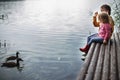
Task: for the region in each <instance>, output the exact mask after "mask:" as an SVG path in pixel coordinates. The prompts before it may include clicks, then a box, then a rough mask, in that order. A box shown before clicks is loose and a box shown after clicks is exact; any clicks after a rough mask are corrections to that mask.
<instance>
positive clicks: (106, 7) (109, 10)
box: [101, 4, 111, 15]
mask: <svg viewBox="0 0 120 80" xmlns="http://www.w3.org/2000/svg"><path fill="white" fill-rule="evenodd" d="M101 8H102V9H105V10H107V11H108V14H109V15H110V14H111V7H110V6H109V5H107V4H103V5H102V6H101Z"/></svg>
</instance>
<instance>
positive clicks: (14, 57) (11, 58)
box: [6, 51, 23, 62]
mask: <svg viewBox="0 0 120 80" xmlns="http://www.w3.org/2000/svg"><path fill="white" fill-rule="evenodd" d="M19 54H20V53H19V52H18V51H17V52H16V56H10V57H8V58H6V62H7V61H9V60H16V59H18V58H19V56H18V55H19ZM19 59H21V58H19ZM21 60H22V59H21ZM22 61H23V60H22Z"/></svg>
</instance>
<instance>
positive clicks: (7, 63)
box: [1, 58, 23, 68]
mask: <svg viewBox="0 0 120 80" xmlns="http://www.w3.org/2000/svg"><path fill="white" fill-rule="evenodd" d="M19 61H23V60H22V59H21V58H17V60H16V62H5V63H2V65H1V67H8V68H12V67H18V66H20V62H19Z"/></svg>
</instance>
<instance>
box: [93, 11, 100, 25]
mask: <svg viewBox="0 0 120 80" xmlns="http://www.w3.org/2000/svg"><path fill="white" fill-rule="evenodd" d="M97 15H98V12H95V14H94V16H93V25H94V26H95V27H99V26H100V25H99V24H100V23H99V22H97Z"/></svg>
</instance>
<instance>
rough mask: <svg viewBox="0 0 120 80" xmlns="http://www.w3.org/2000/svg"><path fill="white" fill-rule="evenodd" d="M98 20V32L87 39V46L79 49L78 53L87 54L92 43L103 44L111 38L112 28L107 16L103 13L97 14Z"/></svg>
mask: <svg viewBox="0 0 120 80" xmlns="http://www.w3.org/2000/svg"><path fill="white" fill-rule="evenodd" d="M98 20H99V32H98V33H97V34H93V35H91V36H92V37H91V36H89V37H88V39H87V44H86V46H85V47H84V48H80V51H82V52H85V53H87V52H88V50H89V47H90V45H91V44H92V42H98V43H104V44H106V43H107V41H108V40H109V39H110V37H111V33H112V28H111V24H110V23H109V22H110V21H109V15H108V14H107V13H105V12H102V13H100V14H98Z"/></svg>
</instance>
